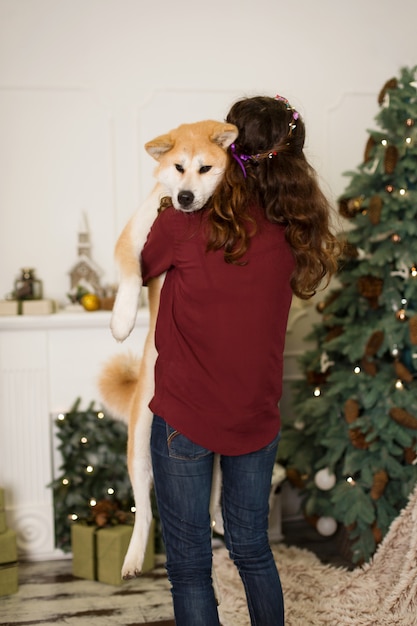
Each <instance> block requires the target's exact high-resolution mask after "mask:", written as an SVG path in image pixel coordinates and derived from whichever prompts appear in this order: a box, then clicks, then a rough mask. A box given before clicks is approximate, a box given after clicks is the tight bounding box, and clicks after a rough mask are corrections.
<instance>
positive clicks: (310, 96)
mask: <svg viewBox="0 0 417 626" xmlns="http://www.w3.org/2000/svg"><path fill="white" fill-rule="evenodd" d="M416 23H417V3H416V2H415V0H397V1H396V2H395V4H393V3H392V2H391V0H344V1H343V2H342V1H341V0H316V2H313V1H312V0H297V2H289V1H288V0H257V1H256V2H254V1H253V0H211V1H210V2H198V0H175V1H174V2H169V0H148V2H145V1H143V0H0V299H1V298H3V297H4V296H5V294H6V293H8V292H10V291H11V290H12V287H13V281H14V278H15V277H16V276H17V274H18V272H19V269H20V268H21V267H24V266H32V267H35V268H36V269H37V273H38V276H39V277H40V278H42V279H43V281H44V290H45V294H46V296H48V297H52V298H56V299H58V300H60V301H61V302H65V301H66V296H65V294H66V292H67V291H68V289H69V285H70V284H69V276H68V271H69V269H70V268H71V267H72V265H73V263H74V261H75V260H76V244H77V233H78V229H79V225H80V223H81V215H82V212H83V211H85V212H86V213H87V215H88V221H89V224H90V230H91V235H92V244H93V258H94V260H95V261H96V262H97V263H98V265H99V266H101V268H102V269H103V270H104V272H105V281H106V282H109V283H110V282H114V281H115V278H116V276H115V271H114V266H113V246H114V242H115V240H116V238H117V235H118V234H119V232H120V230H121V228H122V226H123V225H124V223H125V222H126V220H127V219H128V217H129V216H130V215H131V214H132V213H133V211H134V210H135V209H136V207H137V206H138V203H139V202H140V201H141V200H142V199H143V198H144V197H145V195H146V193H147V192H148V191H149V189H150V187H151V185H152V176H151V174H152V169H153V163H152V160H151V159H150V157H148V156H147V154H146V153H145V151H144V149H143V144H144V143H145V142H146V141H147V140H149V139H152V138H153V137H154V136H156V135H158V134H161V133H164V132H166V131H167V130H169V129H170V128H172V127H174V126H176V125H178V124H180V123H182V122H186V121H196V120H199V119H204V118H209V117H210V118H218V119H223V117H224V116H225V114H226V112H227V110H228V108H229V106H230V105H231V104H232V102H233V101H234V100H235V99H237V98H239V97H241V96H242V95H254V94H258V93H262V94H268V95H275V94H276V93H277V92H278V93H280V94H282V95H284V96H286V97H287V98H289V99H290V100H291V102H292V103H293V104H294V105H295V106H296V107H297V109H298V110H299V111H300V113H301V114H302V115H303V116H304V118H305V121H306V124H307V132H308V141H307V153H308V156H309V158H310V159H311V160H312V162H313V164H314V165H315V167H316V168H317V170H318V171H319V173H320V175H321V177H322V179H323V184H324V185H325V188H326V190H327V192H328V193H329V195H330V196H331V198H333V199H335V198H336V197H337V196H338V194H340V193H341V191H342V190H343V188H344V186H345V184H346V180H345V179H344V178H343V177H342V172H344V171H346V170H348V169H353V168H354V167H355V166H356V165H357V164H358V163H359V162H360V161H361V160H362V156H363V150H364V145H365V141H366V138H367V134H366V129H367V128H369V127H372V126H373V118H374V116H375V114H376V113H377V110H378V105H377V101H376V96H377V94H378V92H379V90H380V88H381V87H382V85H383V84H384V83H385V81H386V80H387V79H389V78H391V77H392V76H395V75H397V74H398V71H399V68H400V67H402V66H405V65H414V64H415V63H416V62H417V54H416V53H417V49H416V42H415V24H416ZM86 315H87V314H86ZM316 315H317V314H316V313H315V309H314V307H313V306H301V304H300V302H298V301H297V302H296V303H295V305H294V307H293V310H292V313H291V320H290V326H289V331H288V336H287V348H286V357H285V376H284V395H283V401H282V408H283V411H285V412H286V413H288V412H290V411H291V392H290V383H291V380H292V379H294V378H296V377H297V376H298V373H297V366H296V358H297V356H298V354H299V353H300V351H302V350H303V349H304V344H303V337H304V336H305V335H306V333H307V331H308V328H309V325H310V324H311V321H312V320H313V319H314V317H315V316H316ZM21 321H23V320H21ZM16 322H17V320H16ZM4 323H5V322H4ZM4 323H3V326H4ZM0 326H1V320H0ZM17 326H19V324H17ZM6 330H7V329H6ZM7 332H8V331H7ZM7 332H6V335H7ZM13 332H23V331H19V330H18V328H16V329H15V330H13ZM33 332H34V333H35V334H36V332H35V331H33ZM75 336H76V337H77V339H76V340H75V341H74V349H75V350H77V349H79V355H80V357H79V358H80V359H82V358H83V351H84V352H86V353H87V354H89V355H90V356H91V351H92V350H93V351H94V347H93V346H94V344H93V343H92V339H91V341H90V342H88V341H86V338H85V334H83V333H75ZM15 339H16V337H15ZM132 341H133V342H137V343H139V337H138V335H137V334H136V335H135V336H134V337H132ZM87 344H88V345H87ZM57 345H58V344H57ZM113 346H114V342H113V341H112V339H111V337H110V332H109V336H108V343H107V344H106V348H105V349H104V347H103V352H106V353H107V352H109V353H110V352H112V351H113ZM3 347H4V354H6V356H5V357H4V363H3V362H2V367H3V366H4V368H5V369H6V370H7V368H8V367H10V366H11V365H12V364H13V363H12V361H13V359H10V355H9V356H8V355H7V354H8V353H7V350H6V348H7V346H6V345H5V346H3ZM115 349H116V347H114V350H115ZM89 351H90V352H89ZM20 352H21V351H20ZM96 352H97V354H96V353H95V359H96V361H97V362H96V361H94V359H92V361H93V363H92V365H91V367H90V370H95V369H97V370H98V368H99V361H100V360H101V358H102V355H101V353H100V354H98V352H99V351H96ZM16 358H17V357H16ZM19 358H21V359H24V360H25V359H27V356H26V351H24V352H23V353H22V354H20V355H19ZM75 361H76V360H75ZM26 365H27V367H29V365H30V364H26ZM19 368H20V366H19ZM19 371H20V369H19ZM22 371H23V372H25V371H26V370H25V368H23V370H22ZM35 373H36V372H35ZM95 375H96V372H95V371H94V372H93V371H89V375H88V376H87V375H85V376H84V377H83V381H84V379H85V381H84V382H83V385H81V383H77V380H78V379H77V378H76V377H74V379H73V380H69V381H68V388H66V391H67V393H68V397H69V396H70V395H71V398H72V397H73V395H74V399H75V397H76V395H77V394H81V395H82V396H83V399H84V401H85V402H89V401H90V400H92V399H94V390H93V389H91V388H90V387H91V383H90V382H89V381H90V378H93V377H94V376H95ZM2 380H3V379H2ZM4 380H5V382H4V384H5V385H6V387H4V389H5V393H4V396H5V397H4V398H3V399H4V403H5V402H6V400H7V398H8V397H9V395H10V394H9V392H10V393H12V391H13V390H12V389H8V387H7V385H8V383H7V381H8V380H9V378H7V376H6V377H5V378H4ZM79 386H80V387H81V386H83V387H86V388H87V390H88V391H86V390H85V389H84V388H83V389H81V388H80V389H78V387H79ZM73 387H77V389H76V390H74V391H73ZM70 390H71V391H70ZM17 391H18V394H19V393H21V391H20V387H19V388H18V390H17ZM72 394H73V395H72ZM26 396H27V397H26ZM64 396H65V397H64ZM66 399H67V396H66V395H65V394H64V395H63V396H62V394H61V395H60V397H59V398H55V400H54V401H55V404H57V405H58V404H60V403H61V402H64V400H65V401H66ZM23 400H24V402H26V403H29V404H30V396H29V395H27V394H26V395H25V397H24V398H23ZM4 403H3V404H4ZM50 404H51V403H49V406H48V403H47V402H45V407H44V410H42V411H40V412H39V413H40V414H39V416H37V415H33V411H32V410H31V409H29V411H28V413H29V414H28V415H27V416H26V418H25V419H34V420H35V421H38V420H39V422H40V425H41V426H42V427H43V428H44V430H45V428H46V427H47V426H48V424H49V421H48V420H49V416H48V415H46V413H47V412H48V410H51V406H50ZM2 406H3V405H2ZM67 408H69V406H68V407H67ZM11 413H13V415H12V414H11ZM44 413H45V415H44ZM5 414H6V416H8V420H9V422H10V429H9V430H8V429H7V428H6V430H5V431H4V432H3V435H4V436H3V438H2V440H3V444H4V446H13V441H14V440H13V438H12V437H11V435H10V433H11V432H12V430H13V429H12V425H16V428H17V430H16V433H17V432H18V430H19V429H20V428H22V427H23V428H24V418H22V417H21V416H20V414H19V412H18V411H17V410H16V411H9V410H7V411H6V412H5ZM3 418H4V416H3ZM0 421H2V420H0ZM9 422H8V423H9ZM35 430H36V432H41V431H40V430H39V429H35ZM42 432H43V431H42ZM39 436H41V435H39ZM45 437H46V435H45ZM16 441H17V439H16ZM47 443H48V442H47V439H45V441H44V444H45V445H46V444H47ZM48 445H49V444H48ZM12 449H13V450H14V449H15V448H13V447H12ZM42 449H43V448H42ZM3 452H4V449H3ZM1 454H2V453H1V450H0V458H1ZM3 456H4V454H3ZM5 458H7V455H6V457H5ZM45 463H46V461H45ZM48 467H49V466H48ZM7 471H8V472H9V473H7ZM7 471H6V472H5V473H6V474H7V476H3V481H4V480H5V478H7V480H6V482H5V483H4V486H6V487H7V488H8V490H9V499H10V497H11V496H12V497H13V498H15V499H16V502H17V504H16V502H14V501H13V502H12V504H13V506H14V509H13V507H12V509H13V510H12V509H10V510H11V511H12V513H13V515H15V518H16V519H17V515H18V513H19V506H18V504H19V502H20V501H19V502H18V500H19V494H20V492H19V487H18V486H16V484H15V483H16V481H17V480H18V475H13V474H14V470H13V468H9V469H8V470H7ZM48 471H49V470H48ZM10 472H11V474H10ZM9 474H10V477H9ZM38 474H39V475H37V481H38V483H39V485H40V489H41V496H40V500H39V501H40V504H39V503H35V504H36V506H35V504H33V503H32V504H33V506H32V508H31V510H30V511H29V512H28V513H27V515H26V517H24V519H29V520H30V523H29V526H28V529H29V530H28V533H26V534H28V536H30V537H32V536H37V535H36V532H35V533H33V532H32V530H31V529H32V528H35V529H36V528H37V526H36V523H35V526H33V523H32V522H33V519H35V517H36V516H34V515H33V510H37V509H36V507H38V508H40V510H42V511H43V513H42V515H43V517H41V518H39V519H41V520H44V518H45V516H46V517H47V519H48V520H49V521H48V523H49V524H50V523H51V519H52V518H51V510H52V508H51V507H52V505H51V501H50V500H51V495H50V493H49V491H48V493H46V487H45V486H44V485H45V482H48V481H47V480H46V479H44V478H43V473H42V472H39V471H38ZM28 489H29V487H28ZM20 495H21V496H22V497H21V504H22V506H23V505H24V504H25V503H26V502H27V501H28V499H29V498H28V497H27V494H26V492H24V493H23V494H20ZM9 502H10V500H9ZM286 502H287V505H286V506H287V509H285V507H284V512H283V513H284V516H285V515H286V514H287V515H291V514H292V513H294V511H296V503H295V504H294V503H293V504H292V503H291V499H290V498H287V499H286ZM284 504H285V503H284ZM42 507H43V508H42ZM32 509H33V510H32ZM13 511H14V512H13ZM42 511H41V512H42ZM9 513H10V512H9ZM10 514H11V513H10ZM22 515H23V513H22ZM15 518H13V519H15ZM22 519H23V518H22ZM36 519H37V518H36ZM25 523H26V522H25ZM42 524H43V521H42ZM22 525H23V522H22ZM38 526H39V524H38ZM22 528H23V526H22ZM48 528H49V526H48ZM21 536H22V537H23V539H22V541H23V544H24V545H26V544H27V541H26V539H25V532H24V529H23V530H21ZM25 542H26V543H25ZM42 550H44V547H42ZM44 551H45V550H44Z"/></svg>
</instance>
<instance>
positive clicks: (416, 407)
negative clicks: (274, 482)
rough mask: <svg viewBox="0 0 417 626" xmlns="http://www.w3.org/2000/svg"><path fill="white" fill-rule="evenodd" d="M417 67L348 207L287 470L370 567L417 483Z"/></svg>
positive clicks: (381, 116)
mask: <svg viewBox="0 0 417 626" xmlns="http://www.w3.org/2000/svg"><path fill="white" fill-rule="evenodd" d="M416 71H417V67H414V68H412V69H410V68H403V69H402V70H401V72H400V76H399V78H393V79H391V80H389V81H388V82H387V83H386V84H385V85H384V87H383V89H382V90H381V92H380V94H379V97H378V102H379V105H380V110H379V112H378V114H377V116H376V118H375V120H376V122H377V125H378V127H379V129H378V130H370V131H368V134H369V136H368V141H367V144H366V147H365V155H364V160H363V162H362V163H361V165H359V166H358V167H357V169H356V171H353V172H348V173H347V174H346V175H347V176H348V177H349V178H350V183H349V185H348V186H347V189H346V191H345V192H344V193H343V195H342V196H341V197H340V199H339V211H340V213H341V215H342V216H343V217H344V218H347V220H349V226H348V228H347V233H346V234H345V239H346V245H345V248H344V253H343V257H342V260H341V264H340V269H339V272H338V280H337V283H338V286H337V287H334V288H332V289H331V290H329V292H328V295H327V296H326V297H325V299H324V301H323V302H321V303H319V304H318V305H317V310H318V311H319V312H320V313H321V314H322V321H321V323H319V324H315V325H314V326H313V329H312V332H311V334H310V335H309V337H307V338H306V339H308V340H310V341H312V342H313V343H312V345H313V346H314V348H312V349H309V350H308V351H307V352H306V353H305V354H304V355H303V357H302V358H301V360H300V367H301V370H302V373H303V378H302V380H300V381H297V382H296V383H295V385H294V402H293V407H294V415H295V419H294V418H293V416H286V417H285V416H284V425H283V437H282V442H281V444H280V452H279V461H280V462H281V463H282V464H283V465H285V466H286V469H287V475H288V478H289V480H290V481H291V482H292V483H293V484H294V485H296V486H297V487H299V488H301V493H302V498H303V499H302V506H303V510H304V513H305V515H306V517H307V518H308V519H311V520H315V521H316V525H317V529H318V530H319V532H321V533H322V534H324V535H326V534H332V533H333V532H334V531H335V530H336V528H337V524H338V523H339V524H342V525H344V526H345V527H346V529H347V532H348V536H349V542H350V546H351V552H352V560H353V562H355V563H361V562H364V561H367V560H369V558H370V557H371V556H372V555H373V553H374V552H375V549H376V546H377V544H378V543H379V542H380V541H381V539H382V538H383V537H384V535H385V534H386V532H387V530H388V528H389V526H390V524H391V522H392V521H393V519H394V518H395V517H396V516H397V515H398V513H399V512H400V510H401V509H402V508H403V506H404V505H405V504H406V502H407V499H408V496H409V494H410V492H411V491H412V488H413V486H414V484H415V483H416V480H417V465H416V457H417V452H416V450H417V446H416V442H417V124H416V123H417V78H416Z"/></svg>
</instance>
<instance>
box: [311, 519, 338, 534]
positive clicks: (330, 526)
mask: <svg viewBox="0 0 417 626" xmlns="http://www.w3.org/2000/svg"><path fill="white" fill-rule="evenodd" d="M316 528H317V532H319V533H320V535H323V537H330V536H331V535H334V534H335V532H336V530H337V522H336V520H335V519H334V518H333V517H325V516H323V517H319V519H318V520H317V524H316Z"/></svg>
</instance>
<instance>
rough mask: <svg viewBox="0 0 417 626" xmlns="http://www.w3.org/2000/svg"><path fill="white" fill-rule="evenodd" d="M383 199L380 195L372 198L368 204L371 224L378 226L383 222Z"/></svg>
mask: <svg viewBox="0 0 417 626" xmlns="http://www.w3.org/2000/svg"><path fill="white" fill-rule="evenodd" d="M382 205H383V202H382V198H380V196H378V195H374V196H372V198H370V200H369V204H368V217H369V221H370V222H371V224H373V225H374V226H376V225H377V224H379V222H380V221H381V211H382Z"/></svg>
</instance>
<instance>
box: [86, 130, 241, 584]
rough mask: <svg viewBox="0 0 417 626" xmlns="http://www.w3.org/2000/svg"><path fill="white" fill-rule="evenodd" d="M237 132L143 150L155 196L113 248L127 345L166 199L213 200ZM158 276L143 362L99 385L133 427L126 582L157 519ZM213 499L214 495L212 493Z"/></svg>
mask: <svg viewBox="0 0 417 626" xmlns="http://www.w3.org/2000/svg"><path fill="white" fill-rule="evenodd" d="M237 134H238V131H237V128H236V127H235V126H234V125H232V124H227V123H222V122H216V121H212V120H206V121H203V122H195V123H193V124H183V125H181V126H179V127H178V128H176V129H174V130H172V131H170V132H169V133H167V134H166V135H162V136H160V137H157V138H156V139H154V140H153V141H150V142H148V143H147V144H146V145H145V148H146V150H147V152H148V153H149V154H150V155H151V156H152V157H153V158H154V159H155V160H156V161H157V162H158V165H157V167H156V169H155V173H154V174H155V178H156V180H157V183H156V185H155V187H154V189H153V191H152V192H151V194H150V196H149V197H148V198H147V199H146V200H145V202H144V203H143V205H141V207H140V208H139V209H138V211H137V212H136V213H135V215H134V216H133V217H132V219H131V220H130V221H129V222H128V224H127V225H126V227H125V228H124V229H123V231H122V233H121V235H120V237H119V239H118V241H117V243H116V248H115V258H116V264H117V266H118V268H119V274H120V284H119V288H118V292H117V296H116V300H115V304H114V307H113V313H112V319H111V331H112V334H113V336H114V337H115V339H116V340H117V341H123V340H124V339H125V338H126V337H127V336H128V335H129V334H130V332H131V330H132V328H133V327H134V324H135V320H136V314H137V308H138V302H139V296H140V291H141V286H142V280H141V273H140V263H139V258H140V253H141V250H142V248H143V246H144V244H145V241H146V237H147V234H148V232H149V230H150V228H151V226H152V223H153V221H154V220H155V218H156V216H157V213H158V207H159V206H160V203H161V199H162V198H164V197H167V196H168V197H169V198H171V200H172V204H173V206H174V208H175V209H177V210H180V211H186V212H191V211H198V210H200V209H202V208H203V207H204V206H205V205H206V203H207V201H208V200H209V198H210V197H211V196H212V194H213V192H214V190H215V188H216V187H217V185H218V183H219V181H220V180H221V177H222V176H223V173H224V170H225V167H226V163H227V158H228V157H227V148H228V147H229V146H230V145H231V144H232V143H233V142H234V141H235V139H236V137H237ZM164 278H165V277H164V276H159V277H156V278H154V279H152V280H151V281H149V283H148V301H149V330H148V334H147V337H146V340H145V346H144V350H143V355H142V358H141V359H140V360H139V359H136V358H135V357H133V356H132V355H128V354H127V355H117V356H116V357H114V358H113V359H111V360H110V361H109V362H108V363H107V364H106V365H105V366H104V367H103V370H102V371H101V373H100V376H99V381H98V386H99V391H100V395H101V398H102V401H103V404H104V406H105V407H106V409H107V410H109V411H110V413H111V414H112V415H113V416H114V417H118V418H120V419H123V420H127V422H128V446H127V458H128V471H129V477H130V481H131V484H132V488H133V495H134V499H135V507H136V515H135V524H134V528H133V532H132V538H131V541H130V544H129V547H128V551H127V554H126V557H125V559H124V563H123V567H122V577H123V578H132V577H135V576H138V575H139V574H140V572H141V569H142V564H143V558H144V554H145V549H146V544H147V540H148V534H149V527H150V524H151V521H152V510H151V502H150V491H151V488H152V484H153V478H152V467H151V458H150V446H149V441H150V431H151V424H152V414H151V411H150V409H149V406H148V405H149V402H150V401H151V399H152V396H153V392H154V366H155V361H156V356H157V354H156V348H155V341H154V334H155V325H156V318H157V314H158V308H159V298H160V292H161V288H162V285H163V282H164ZM219 489H220V483H219V477H218V475H217V477H215V478H214V481H213V489H212V499H211V500H212V501H211V504H210V510H213V509H214V507H215V503H216V502H217V498H218V493H219ZM215 494H216V495H215Z"/></svg>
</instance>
